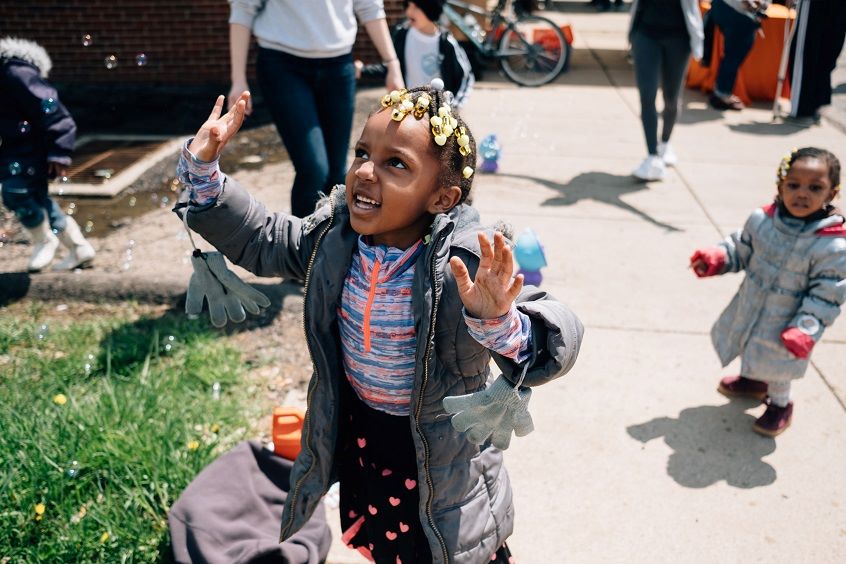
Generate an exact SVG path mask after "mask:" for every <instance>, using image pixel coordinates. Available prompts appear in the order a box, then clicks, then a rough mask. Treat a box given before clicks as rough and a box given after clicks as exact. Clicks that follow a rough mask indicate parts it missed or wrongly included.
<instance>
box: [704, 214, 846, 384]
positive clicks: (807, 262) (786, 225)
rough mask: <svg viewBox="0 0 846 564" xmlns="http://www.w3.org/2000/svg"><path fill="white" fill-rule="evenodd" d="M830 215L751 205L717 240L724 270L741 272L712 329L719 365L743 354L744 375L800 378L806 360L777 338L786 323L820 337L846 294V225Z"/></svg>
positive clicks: (781, 379) (779, 379)
mask: <svg viewBox="0 0 846 564" xmlns="http://www.w3.org/2000/svg"><path fill="white" fill-rule="evenodd" d="M843 223H844V218H843V217H842V216H840V215H837V214H834V215H830V216H829V217H826V218H823V219H820V220H816V221H808V222H805V221H803V220H800V219H795V218H791V217H785V216H783V215H782V213H781V212H780V211H779V209H778V206H777V205H776V204H772V205H770V206H767V207H765V208H762V209H758V210H756V211H755V212H754V213H753V214H752V215H751V216H750V217H749V219H748V220H747V221H746V225H745V226H744V228H743V229H742V230H739V231H737V232H735V233H733V234H732V235H731V236H729V237H727V238H726V240H725V241H723V242H722V243H721V245H722V247H723V248H724V249H725V250H726V252H727V253H728V260H727V262H726V268H725V272H739V271H740V270H745V271H746V278H744V280H743V283H742V284H741V285H740V289H739V290H738V291H737V294H736V295H735V296H734V299H732V301H731V303H730V304H729V305H728V307H727V308H726V309H725V311H724V312H723V313H722V315H720V318H719V319H718V320H717V322H716V323H715V324H714V327H713V329H712V330H711V339H712V341H713V343H714V348H715V349H716V350H717V354H718V355H719V357H720V361H721V362H722V363H723V366H726V365H727V364H728V363H730V362H731V361H732V360H734V358H735V357H737V356H738V355H740V357H741V362H742V366H741V374H742V375H743V376H746V377H747V378H752V379H754V380H762V381H764V382H787V381H790V380H794V379H796V378H801V377H802V376H803V375H804V374H805V370H806V368H807V367H808V359H800V358H796V357H795V356H793V354H792V353H791V352H790V351H788V350H787V349H786V348H785V347H784V344H783V343H782V342H781V332H782V331H784V329H785V328H787V327H799V328H800V330H802V331H803V332H805V333H806V334H808V335H810V336H811V337H812V338H813V339H814V341H819V340H820V338H821V337H822V334H823V331H824V329H825V327H828V326H830V325H831V324H832V323H834V320H835V318H837V316H838V314H839V313H840V306H841V305H842V304H843V302H844V300H846V229H844V225H843Z"/></svg>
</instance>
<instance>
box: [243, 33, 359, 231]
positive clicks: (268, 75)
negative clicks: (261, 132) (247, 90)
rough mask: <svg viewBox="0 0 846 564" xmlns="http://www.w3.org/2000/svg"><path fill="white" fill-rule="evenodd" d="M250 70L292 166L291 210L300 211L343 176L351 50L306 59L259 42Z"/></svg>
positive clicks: (351, 96)
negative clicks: (262, 46)
mask: <svg viewBox="0 0 846 564" xmlns="http://www.w3.org/2000/svg"><path fill="white" fill-rule="evenodd" d="M256 70H257V75H258V83H259V87H260V88H261V92H262V94H263V96H264V100H265V102H266V103H267V107H268V109H269V110H270V115H271V116H272V117H273V121H274V123H275V124H276V130H277V131H278V132H279V136H280V137H281V138H282V142H283V143H284V144H285V148H286V149H287V150H288V154H289V155H290V156H291V162H292V163H293V164H294V170H295V172H296V176H295V177H294V186H293V188H292V189H291V213H293V214H294V215H296V216H298V217H305V216H306V215H308V214H310V213H311V212H313V211H314V205H315V203H317V200H318V198H319V194H320V193H321V192H323V193H326V194H328V193H329V191H330V190H331V188H332V186H334V185H335V184H342V183H343V182H344V176H345V175H346V170H347V151H348V150H349V144H350V131H351V129H352V118H353V112H354V110H355V67H354V66H353V60H352V55H351V54H347V55H342V56H339V57H332V58H328V59H306V58H302V57H295V56H294V55H289V54H287V53H283V52H281V51H275V50H272V49H263V48H259V50H258V59H257V61H256Z"/></svg>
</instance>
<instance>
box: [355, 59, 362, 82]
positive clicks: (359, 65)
mask: <svg viewBox="0 0 846 564" xmlns="http://www.w3.org/2000/svg"><path fill="white" fill-rule="evenodd" d="M353 66H355V79H356V80H358V79H359V78H361V69H363V68H364V63H362V62H361V61H360V60H359V59H356V60H355V61H353Z"/></svg>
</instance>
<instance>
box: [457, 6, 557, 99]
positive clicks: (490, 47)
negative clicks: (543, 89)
mask: <svg viewBox="0 0 846 564" xmlns="http://www.w3.org/2000/svg"><path fill="white" fill-rule="evenodd" d="M507 4H508V0H498V2H497V5H496V7H495V8H494V9H493V10H492V11H490V12H489V11H487V10H485V9H483V8H480V7H478V6H474V5H473V4H468V3H467V2H464V1H462V0H447V1H446V3H445V4H444V14H445V15H446V17H447V18H448V19H449V20H450V21H451V22H452V23H453V24H454V25H455V27H457V28H458V29H460V30H461V32H462V33H464V35H466V36H467V38H468V39H469V40H470V42H471V43H472V44H473V46H474V47H475V48H476V50H477V51H478V52H479V53H480V54H481V55H482V56H483V57H486V58H492V59H496V60H497V62H498V64H499V67H500V69H502V72H503V73H504V74H505V76H506V77H507V78H508V79H509V80H511V81H512V82H514V83H516V84H520V85H522V86H541V85H543V84H546V83H548V82H551V81H553V80H555V78H556V77H557V76H558V75H559V74H560V73H561V71H563V70H564V68H565V67H566V66H567V63H568V62H569V59H570V44H569V43H567V40H566V39H565V37H564V32H562V31H561V28H559V27H558V26H557V25H556V24H555V23H554V22H553V21H552V20H549V19H547V18H543V17H541V16H533V15H528V14H522V13H517V14H516V15H510V14H505V12H506V6H507ZM456 9H458V10H460V11H461V12H460V13H459V12H458V11H456ZM474 14H475V15H477V16H481V17H482V18H483V19H484V20H486V21H487V20H489V21H490V30H484V29H482V26H480V25H479V22H478V20H477V19H476V18H475V17H474Z"/></svg>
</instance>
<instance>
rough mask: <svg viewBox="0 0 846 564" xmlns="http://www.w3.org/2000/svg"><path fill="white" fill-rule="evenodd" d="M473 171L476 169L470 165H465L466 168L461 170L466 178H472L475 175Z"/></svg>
mask: <svg viewBox="0 0 846 564" xmlns="http://www.w3.org/2000/svg"><path fill="white" fill-rule="evenodd" d="M473 172H474V170H473V169H472V168H470V167H469V166H465V167H464V170H462V171H461V174H462V176H464V178H470V177H471V176H473Z"/></svg>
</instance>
